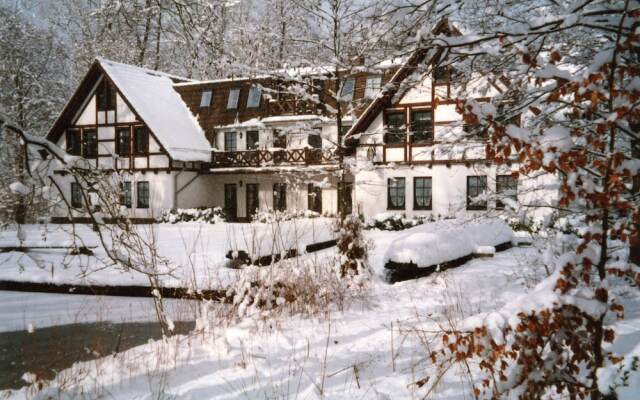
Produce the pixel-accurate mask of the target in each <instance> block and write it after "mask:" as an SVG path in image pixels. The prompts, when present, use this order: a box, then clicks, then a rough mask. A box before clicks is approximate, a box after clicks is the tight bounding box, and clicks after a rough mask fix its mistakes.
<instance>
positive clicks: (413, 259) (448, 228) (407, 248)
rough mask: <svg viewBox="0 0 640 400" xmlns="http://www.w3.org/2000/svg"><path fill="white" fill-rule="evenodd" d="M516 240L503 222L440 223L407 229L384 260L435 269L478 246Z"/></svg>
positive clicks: (393, 244)
mask: <svg viewBox="0 0 640 400" xmlns="http://www.w3.org/2000/svg"><path fill="white" fill-rule="evenodd" d="M512 238H513V231H512V230H511V228H509V226H508V225H507V224H506V223H504V222H503V221H501V220H499V219H483V220H477V221H473V222H462V221H459V220H445V221H438V222H433V223H427V224H424V225H419V226H417V227H415V228H411V229H409V230H407V232H406V233H405V234H404V235H401V236H399V237H398V238H397V239H395V240H394V241H393V242H391V245H390V246H389V248H388V249H387V252H386V253H385V256H384V260H385V263H387V262H389V261H393V262H395V263H406V264H416V265H417V266H418V267H419V268H425V267H431V266H434V265H438V264H442V263H445V262H448V261H453V260H457V259H459V258H462V257H465V256H468V255H470V254H472V253H473V252H474V250H475V249H476V248H478V247H482V246H497V245H500V244H503V243H506V242H510V241H511V239H512Z"/></svg>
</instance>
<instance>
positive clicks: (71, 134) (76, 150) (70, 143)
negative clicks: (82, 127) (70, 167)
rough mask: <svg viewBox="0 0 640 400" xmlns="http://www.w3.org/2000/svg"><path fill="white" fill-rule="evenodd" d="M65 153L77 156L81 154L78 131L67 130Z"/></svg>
mask: <svg viewBox="0 0 640 400" xmlns="http://www.w3.org/2000/svg"><path fill="white" fill-rule="evenodd" d="M66 144H67V153H69V154H72V155H74V156H79V155H80V152H81V146H80V145H81V142H80V131H79V130H77V129H69V130H68V131H67V134H66Z"/></svg>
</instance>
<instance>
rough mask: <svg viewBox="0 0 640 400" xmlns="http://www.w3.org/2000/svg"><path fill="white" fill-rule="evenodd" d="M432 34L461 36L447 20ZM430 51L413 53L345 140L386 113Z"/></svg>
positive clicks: (362, 130) (360, 131)
mask: <svg viewBox="0 0 640 400" xmlns="http://www.w3.org/2000/svg"><path fill="white" fill-rule="evenodd" d="M432 32H433V33H434V34H439V33H444V34H447V35H455V36H457V35H460V32H459V31H458V30H457V29H455V27H453V28H452V27H451V26H450V25H449V22H448V20H446V19H444V20H442V21H440V22H439V23H438V24H437V25H436V26H435V28H434V29H433V30H432ZM428 50H429V49H427V48H418V49H416V50H414V51H413V53H412V54H411V55H410V56H409V59H408V60H407V61H406V62H405V63H404V64H403V65H402V67H400V69H398V71H397V72H396V73H395V74H394V75H393V77H391V79H390V80H389V82H388V83H387V88H386V90H385V92H384V93H383V95H382V96H379V97H377V98H376V99H375V100H374V101H373V102H372V103H371V104H369V107H367V108H366V109H365V111H364V112H363V113H362V115H361V116H360V118H358V120H357V121H356V123H355V124H353V126H352V127H351V129H349V131H348V132H347V133H346V135H345V138H346V139H347V140H348V139H349V137H350V136H352V135H355V134H358V133H362V132H364V131H365V129H367V128H368V127H369V125H371V123H372V122H373V120H374V119H375V118H376V116H378V114H380V113H381V112H382V111H384V109H385V108H386V107H388V106H390V105H391V99H392V98H393V97H394V96H395V95H396V94H397V93H398V90H400V88H401V83H402V82H403V81H404V80H405V79H407V77H409V76H410V75H411V74H412V73H413V72H415V71H416V70H417V69H418V67H419V65H420V63H422V62H423V61H424V58H425V57H426V56H427V53H428ZM441 54H442V49H439V50H438V51H436V53H435V54H434V55H433V56H432V57H431V59H430V60H428V62H427V63H428V64H430V63H433V62H434V61H435V60H438V59H439V57H440V56H441ZM408 89H409V88H408V87H407V88H405V92H406V90H408ZM402 95H404V93H402ZM352 144H353V143H352Z"/></svg>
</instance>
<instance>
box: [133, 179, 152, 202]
mask: <svg viewBox="0 0 640 400" xmlns="http://www.w3.org/2000/svg"><path fill="white" fill-rule="evenodd" d="M136 192H137V193H136V194H137V198H138V203H137V207H138V208H149V182H138V188H137V190H136Z"/></svg>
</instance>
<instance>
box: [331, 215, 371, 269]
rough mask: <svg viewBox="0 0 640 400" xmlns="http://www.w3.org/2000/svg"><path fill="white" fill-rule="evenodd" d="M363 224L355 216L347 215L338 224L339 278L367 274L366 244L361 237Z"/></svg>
mask: <svg viewBox="0 0 640 400" xmlns="http://www.w3.org/2000/svg"><path fill="white" fill-rule="evenodd" d="M362 228H363V223H362V220H361V219H360V218H359V217H357V216H356V215H353V214H351V215H347V216H346V217H345V219H344V220H343V221H339V222H338V229H339V231H338V243H337V246H338V252H339V254H340V277H341V278H345V277H353V276H359V277H362V276H363V275H365V273H367V249H368V247H369V245H368V243H367V242H366V241H365V239H364V238H363V236H362Z"/></svg>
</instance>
